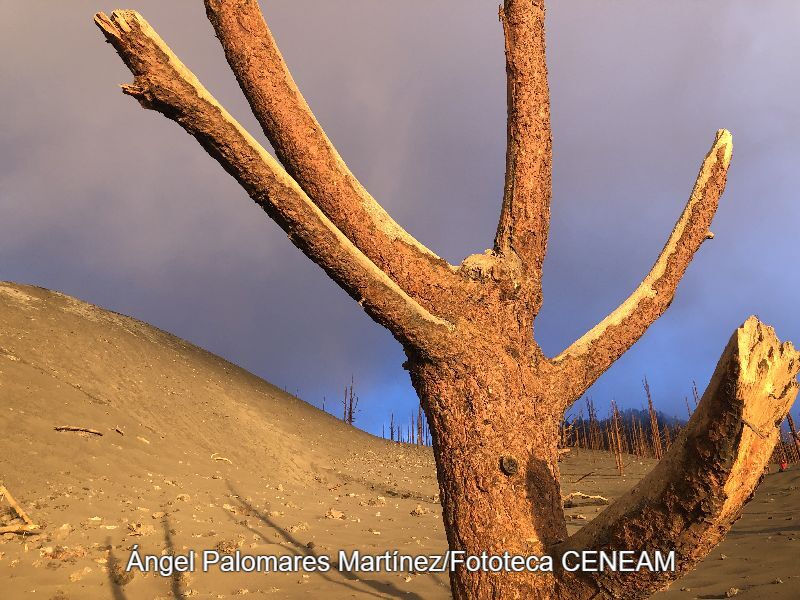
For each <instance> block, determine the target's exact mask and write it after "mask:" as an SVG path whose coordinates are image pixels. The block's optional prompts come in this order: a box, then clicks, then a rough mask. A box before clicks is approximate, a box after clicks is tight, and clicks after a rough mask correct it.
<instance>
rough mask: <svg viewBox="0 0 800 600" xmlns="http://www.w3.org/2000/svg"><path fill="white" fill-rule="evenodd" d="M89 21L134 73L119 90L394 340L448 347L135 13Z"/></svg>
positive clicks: (439, 326) (431, 319) (436, 325)
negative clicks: (193, 146) (189, 144)
mask: <svg viewBox="0 0 800 600" xmlns="http://www.w3.org/2000/svg"><path fill="white" fill-rule="evenodd" d="M95 22H96V23H97V25H98V26H99V27H100V29H101V30H102V31H103V33H104V34H105V36H106V39H107V40H108V41H109V42H111V44H112V45H113V46H114V47H115V48H116V50H117V52H118V53H119V55H120V57H121V58H122V59H123V61H124V62H125V64H126V65H127V66H128V68H129V69H130V70H131V72H132V73H133V74H134V76H135V79H134V83H133V84H130V85H125V86H123V91H124V92H125V93H126V94H128V95H130V96H133V97H134V98H136V99H137V100H139V102H140V103H141V104H142V106H144V107H145V108H149V109H153V110H157V111H158V112H160V113H162V114H163V115H165V116H167V117H169V118H170V119H172V120H174V121H175V122H177V123H178V124H179V125H180V126H181V127H183V128H184V129H185V130H186V131H187V132H188V133H190V134H191V135H193V136H194V137H195V138H196V139H197V140H198V141H199V142H200V143H201V144H202V145H203V147H204V148H205V149H206V150H207V151H208V153H209V154H210V155H211V156H213V157H214V158H215V159H216V160H217V161H218V162H219V163H220V164H221V165H222V166H223V167H224V168H225V170H226V171H227V172H228V173H230V174H231V175H232V176H233V177H235V178H236V179H237V181H239V183H240V184H241V185H242V187H244V188H245V190H247V192H248V193H249V194H250V196H251V197H252V198H253V199H254V200H255V201H256V202H257V203H258V204H259V205H261V206H262V208H264V210H265V211H266V212H267V213H268V214H269V215H270V216H271V217H272V218H273V219H274V220H275V221H276V223H278V225H280V226H281V227H282V228H283V229H284V230H285V231H286V233H287V234H288V235H289V238H290V239H291V241H292V242H293V243H294V244H295V246H297V247H298V248H299V249H300V250H302V251H303V253H305V254H306V255H307V256H308V257H309V258H311V260H313V261H314V262H315V263H317V264H318V265H319V266H320V267H322V268H323V269H324V270H325V272H326V273H328V275H329V276H330V277H331V278H332V279H333V280H334V281H336V282H337V283H338V284H339V285H340V286H341V287H342V288H343V289H344V290H345V291H347V293H348V294H350V296H352V297H353V298H354V299H356V300H357V301H358V302H359V304H361V305H362V306H363V307H364V309H365V310H366V311H367V312H368V313H369V314H370V316H372V318H373V319H375V320H376V321H377V322H378V323H381V324H382V325H384V326H386V327H387V328H388V329H389V330H390V331H391V332H392V333H393V334H394V335H395V337H397V338H398V339H399V340H401V341H402V342H404V343H409V344H412V345H414V346H415V347H417V348H419V349H421V350H423V351H429V352H431V353H434V354H435V353H437V352H444V351H446V347H447V342H446V337H447V335H446V334H447V333H448V332H449V331H450V330H451V329H452V326H451V325H450V324H449V323H447V322H446V321H444V320H443V319H440V318H438V317H436V316H434V315H432V314H430V313H429V312H428V311H427V310H426V309H425V308H423V307H422V306H420V305H419V303H417V302H416V301H415V300H414V299H413V298H411V297H410V296H409V295H408V294H406V293H405V292H404V291H403V290H402V289H400V288H399V287H398V285H397V284H396V283H395V282H394V281H392V279H391V278H390V277H389V276H388V275H386V273H384V272H383V271H381V270H380V269H379V268H377V267H376V266H375V264H374V263H373V262H372V261H370V260H369V258H368V257H366V256H365V255H364V254H363V253H362V252H361V251H360V250H358V248H356V247H355V246H354V245H353V243H352V242H351V241H350V240H349V239H347V237H346V236H345V235H344V234H342V232H341V231H339V230H338V229H337V228H336V226H335V225H334V224H333V223H331V221H330V220H329V219H328V218H327V217H326V216H325V214H324V213H323V212H322V211H321V210H320V209H319V208H318V207H317V206H316V205H315V204H314V203H313V202H312V201H311V200H310V199H309V198H308V196H307V195H306V194H305V192H304V191H303V190H302V189H301V188H300V186H299V185H298V184H297V182H295V181H294V180H293V179H292V178H291V177H290V176H289V175H288V174H287V173H286V171H285V170H284V169H283V168H282V167H281V165H280V164H279V163H278V162H277V161H276V160H275V159H274V158H272V156H270V154H269V153H268V152H267V151H266V150H265V149H264V148H263V146H261V145H260V144H259V143H258V142H257V141H256V140H255V139H254V138H253V137H252V136H251V135H250V134H249V133H248V132H247V131H245V129H244V128H243V127H242V126H241V125H240V124H239V123H238V122H237V121H236V120H235V119H234V118H233V117H232V116H231V115H230V114H229V113H228V112H227V111H226V110H225V109H224V108H223V107H222V106H220V104H219V103H218V102H217V101H216V100H215V99H214V98H213V97H212V96H211V94H210V93H209V92H208V91H207V90H206V89H205V87H203V85H202V84H201V83H200V81H199V80H198V79H197V77H195V75H194V74H193V73H192V72H191V71H190V70H189V69H188V68H187V67H186V66H185V65H184V64H183V63H182V62H181V61H180V60H179V59H178V58H177V57H176V56H175V54H174V53H173V52H172V51H171V50H170V49H169V47H168V46H167V45H166V44H165V43H164V41H163V40H162V39H161V38H160V37H159V36H158V34H157V33H156V32H155V30H154V29H153V28H152V27H151V26H150V25H149V23H147V21H146V20H145V19H144V18H143V17H142V16H141V15H140V14H138V13H137V12H135V11H130V10H118V11H114V12H113V13H112V14H111V16H110V17H109V16H107V15H105V14H103V13H99V14H97V15H96V17H95Z"/></svg>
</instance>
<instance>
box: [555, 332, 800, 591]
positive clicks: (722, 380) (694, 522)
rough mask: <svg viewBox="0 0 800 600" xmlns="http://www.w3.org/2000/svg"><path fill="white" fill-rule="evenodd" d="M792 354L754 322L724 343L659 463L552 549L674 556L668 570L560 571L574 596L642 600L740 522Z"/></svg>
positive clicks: (791, 394)
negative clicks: (673, 570) (700, 394)
mask: <svg viewBox="0 0 800 600" xmlns="http://www.w3.org/2000/svg"><path fill="white" fill-rule="evenodd" d="M799 370H800V353H798V352H797V351H796V350H795V349H794V348H793V346H792V344H791V343H789V342H787V343H783V344H782V343H781V342H780V341H779V340H778V338H777V337H776V336H775V332H774V331H773V329H772V328H771V327H767V326H766V325H763V324H762V323H760V322H759V321H758V320H757V319H756V318H755V317H751V318H750V319H748V320H747V321H746V322H745V323H744V325H742V327H740V328H739V329H738V330H737V331H736V332H735V333H734V335H733V337H732V338H731V340H730V342H729V343H728V346H727V347H726V349H725V352H724V353H723V355H722V357H721V358H720V361H719V364H718V365H717V368H716V370H715V372H714V375H713V377H712V379H711V382H710V383H709V386H708V388H707V389H706V391H705V393H704V394H703V397H702V399H701V401H700V404H699V406H698V407H697V410H696V411H695V412H694V414H693V415H692V418H691V420H690V421H689V423H688V425H687V426H686V427H685V428H684V429H683V430H682V431H681V433H680V435H679V436H678V438H677V439H676V440H675V443H673V444H672V446H671V447H670V449H669V451H668V452H667V453H666V455H665V456H664V459H663V460H661V462H659V463H658V465H656V467H655V468H654V469H653V470H652V471H651V472H650V473H649V474H648V475H647V476H645V478H644V479H643V480H642V481H641V482H640V483H638V484H637V485H636V486H635V487H634V488H633V489H632V490H631V491H629V492H628V493H627V494H625V495H624V496H622V497H620V498H619V499H618V500H617V501H616V502H614V504H612V505H611V506H610V507H609V508H607V509H606V510H605V511H603V512H602V513H601V514H600V515H598V516H597V517H596V518H595V519H594V520H593V521H592V522H591V523H589V524H588V525H586V526H585V527H584V528H583V529H581V530H580V531H578V532H577V533H576V534H575V535H573V536H572V537H571V538H570V539H569V540H568V541H567V542H566V544H565V545H564V546H563V547H561V548H559V550H567V549H574V550H582V549H587V550H589V549H591V550H631V549H634V550H639V549H647V550H649V551H655V550H661V551H663V552H668V551H669V550H673V549H674V550H676V551H677V558H676V565H677V572H676V573H651V572H650V571H644V570H643V571H640V572H628V573H623V572H617V573H615V572H611V571H606V572H604V573H583V574H582V573H565V574H564V577H565V584H566V585H567V587H568V589H569V590H570V593H571V594H573V596H572V597H573V598H574V599H575V600H581V599H589V598H595V597H596V596H595V594H597V593H600V592H602V593H605V594H607V596H601V597H611V598H617V597H619V598H623V597H624V598H626V599H627V600H635V599H637V598H647V597H648V596H649V595H650V594H652V593H653V592H655V591H657V590H659V589H661V588H662V587H663V586H664V585H665V584H666V583H668V582H669V581H671V580H673V579H675V578H677V577H679V576H680V575H681V574H683V573H685V572H687V571H689V570H691V569H693V568H694V566H695V565H696V564H697V563H698V562H699V561H700V560H701V559H702V558H703V557H705V556H706V555H707V554H708V552H709V551H710V550H711V549H712V548H713V547H714V546H715V545H716V544H717V543H719V541H720V540H721V539H722V538H723V537H724V536H725V534H726V533H727V532H728V530H729V529H730V527H731V526H732V525H733V523H734V522H735V521H736V520H737V519H738V518H739V517H740V515H741V511H742V508H743V507H744V505H745V504H746V503H747V502H748V501H749V500H750V498H751V497H752V494H753V492H754V491H755V489H756V486H757V485H758V483H759V482H760V480H761V477H762V475H763V473H764V466H765V465H766V464H767V462H768V461H769V458H770V456H771V455H772V451H773V449H774V448H775V444H776V443H777V442H778V439H779V437H780V428H779V426H778V424H779V423H780V422H781V421H782V420H783V418H784V417H785V416H786V414H787V413H788V411H789V408H790V407H791V405H792V403H793V402H794V399H795V397H796V396H797V390H798V383H797V379H796V377H797V373H798V371H799Z"/></svg>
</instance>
